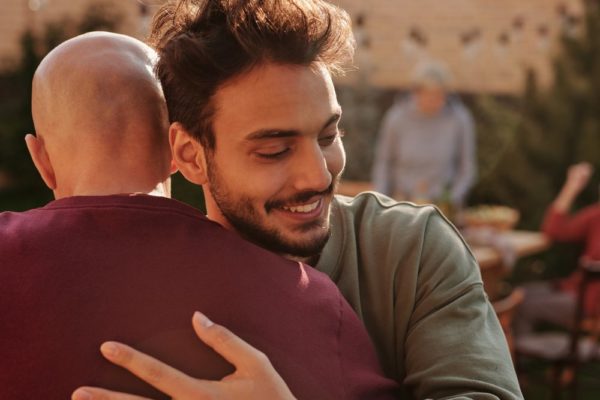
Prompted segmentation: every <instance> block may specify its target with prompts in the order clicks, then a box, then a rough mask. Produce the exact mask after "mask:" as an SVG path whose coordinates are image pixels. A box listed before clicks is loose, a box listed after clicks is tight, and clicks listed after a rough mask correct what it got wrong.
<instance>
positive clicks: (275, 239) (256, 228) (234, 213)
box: [207, 156, 335, 258]
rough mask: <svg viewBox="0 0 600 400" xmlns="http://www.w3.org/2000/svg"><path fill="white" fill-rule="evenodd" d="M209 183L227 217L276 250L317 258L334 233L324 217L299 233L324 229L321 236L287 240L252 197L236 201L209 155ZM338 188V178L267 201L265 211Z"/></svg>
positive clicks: (253, 239)
mask: <svg viewBox="0 0 600 400" xmlns="http://www.w3.org/2000/svg"><path fill="white" fill-rule="evenodd" d="M207 170H208V182H209V184H210V190H211V194H212V197H213V199H214V201H215V203H216V204H217V207H219V210H220V211H221V214H223V216H224V217H225V218H226V219H227V221H228V222H229V223H230V224H231V226H232V227H233V228H234V229H235V230H236V232H237V233H238V234H240V235H241V236H242V237H243V238H245V239H246V240H248V241H250V242H252V243H254V244H256V245H258V246H260V247H262V248H264V249H267V250H270V251H272V252H274V253H277V254H281V255H289V256H293V257H298V258H309V257H316V256H318V255H319V254H320V252H321V250H322V249H323V247H324V246H325V244H326V243H327V240H328V239H329V236H330V227H329V218H325V219H324V220H318V221H311V222H307V223H306V224H304V225H301V226H299V227H297V228H296V229H297V230H298V233H299V234H300V235H301V234H302V233H303V232H308V231H311V230H317V229H319V228H320V229H321V231H322V234H321V235H318V236H317V235H315V237H314V238H313V239H312V240H307V241H304V242H294V241H292V240H289V239H287V238H286V237H285V236H284V235H283V234H281V233H280V232H279V231H278V230H277V229H276V228H274V227H267V226H264V225H263V223H264V221H263V220H262V218H261V214H260V213H259V212H258V211H257V210H256V209H255V208H253V206H252V199H251V198H250V197H248V196H242V197H240V198H239V200H237V201H236V200H233V199H232V197H231V195H230V193H231V191H230V190H228V188H227V187H226V186H225V184H224V183H223V179H221V178H220V177H219V172H218V169H217V168H216V165H215V163H214V160H212V157H211V156H208V157H207ZM334 188H335V179H334V182H332V183H331V185H330V187H329V188H328V189H327V190H325V191H323V192H315V191H310V192H302V193H299V194H297V195H295V196H294V197H292V198H290V199H286V200H274V201H270V202H267V203H266V204H265V212H266V214H267V215H268V213H269V212H270V211H271V210H273V209H274V208H278V207H281V206H282V205H284V204H298V203H302V202H304V201H307V200H309V199H310V198H312V197H314V196H316V195H321V196H328V195H331V193H333V190H334Z"/></svg>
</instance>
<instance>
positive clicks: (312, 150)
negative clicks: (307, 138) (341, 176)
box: [294, 144, 332, 192]
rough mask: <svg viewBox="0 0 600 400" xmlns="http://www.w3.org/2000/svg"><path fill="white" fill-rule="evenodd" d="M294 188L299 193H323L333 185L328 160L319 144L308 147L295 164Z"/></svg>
mask: <svg viewBox="0 0 600 400" xmlns="http://www.w3.org/2000/svg"><path fill="white" fill-rule="evenodd" d="M294 170H295V173H294V188H295V189H296V190H297V191H309V190H311V191H316V192H322V191H325V190H327V189H328V188H329V186H330V185H331V180H332V177H331V173H330V172H329V169H328V168H327V160H326V158H325V156H324V154H323V150H322V149H321V147H320V146H319V145H318V144H315V145H311V146H306V148H304V149H303V150H302V151H301V152H300V156H299V157H297V159H296V160H295V163H294Z"/></svg>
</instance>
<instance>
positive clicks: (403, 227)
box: [332, 192, 480, 280]
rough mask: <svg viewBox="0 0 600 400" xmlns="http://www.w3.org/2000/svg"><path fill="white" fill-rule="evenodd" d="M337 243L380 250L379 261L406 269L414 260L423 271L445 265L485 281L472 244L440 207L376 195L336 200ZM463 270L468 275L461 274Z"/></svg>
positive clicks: (360, 195)
mask: <svg viewBox="0 0 600 400" xmlns="http://www.w3.org/2000/svg"><path fill="white" fill-rule="evenodd" d="M332 224H333V230H334V232H333V234H332V239H333V240H334V241H335V240H337V241H338V242H341V243H337V245H338V246H341V247H342V248H341V249H339V250H340V251H342V252H343V251H344V250H343V248H348V247H355V246H357V247H360V248H362V249H370V250H371V251H376V252H377V253H378V257H383V255H384V254H385V257H383V258H385V259H386V260H388V261H390V262H393V263H395V264H397V265H405V264H406V263H407V262H408V261H409V260H413V262H414V263H415V264H416V267H417V268H418V269H419V270H427V269H428V270H430V272H431V273H435V270H436V269H439V268H441V267H443V266H447V267H448V268H450V269H452V270H454V271H456V272H457V274H456V275H458V276H463V277H464V276H467V275H472V274H473V273H474V271H475V275H473V277H474V278H475V280H479V279H480V278H479V275H478V274H479V273H478V272H477V271H478V269H477V263H476V261H475V258H474V257H473V254H472V253H471V251H470V249H469V247H468V245H467V244H466V243H465V241H464V239H463V238H462V236H461V235H460V233H459V232H458V230H457V229H456V228H455V227H454V225H452V224H451V223H450V222H449V221H448V220H447V219H446V218H445V217H444V216H443V215H442V214H441V212H440V211H439V210H438V209H437V208H436V207H434V206H431V205H415V204H413V203H408V202H398V201H396V200H394V199H391V198H389V197H387V196H384V195H382V194H379V193H375V192H365V193H361V194H359V195H357V196H356V197H354V198H349V197H344V196H336V199H335V202H334V211H333V219H332ZM460 271H462V273H461V272H460Z"/></svg>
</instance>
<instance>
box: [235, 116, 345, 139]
mask: <svg viewBox="0 0 600 400" xmlns="http://www.w3.org/2000/svg"><path fill="white" fill-rule="evenodd" d="M341 117H342V113H341V111H338V112H336V113H334V114H333V115H332V116H331V117H330V118H329V119H328V120H327V122H325V123H324V124H323V127H322V128H321V130H324V129H326V128H327V127H328V126H330V125H331V124H333V123H337V122H338V121H339V120H340V118H341ZM299 135H300V132H298V131H296V130H284V129H260V130H258V131H254V132H252V133H250V134H248V136H246V140H260V139H274V138H285V137H294V136H299Z"/></svg>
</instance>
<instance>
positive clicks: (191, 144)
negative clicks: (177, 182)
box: [169, 122, 208, 185]
mask: <svg viewBox="0 0 600 400" xmlns="http://www.w3.org/2000/svg"><path fill="white" fill-rule="evenodd" d="M169 144H170V145H171V154H172V155H173V162H174V163H175V166H176V167H177V169H179V171H180V172H181V173H182V175H183V176H184V177H185V179H187V180H188V181H190V182H192V183H195V184H197V185H204V184H205V183H206V182H207V181H208V175H207V173H206V155H205V150H204V147H203V146H202V145H201V144H200V142H199V141H197V140H196V139H194V138H193V137H192V135H191V134H190V133H189V132H188V131H187V130H186V129H185V128H184V127H183V126H182V125H181V124H180V123H179V122H174V123H172V124H171V126H170V127H169Z"/></svg>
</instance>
